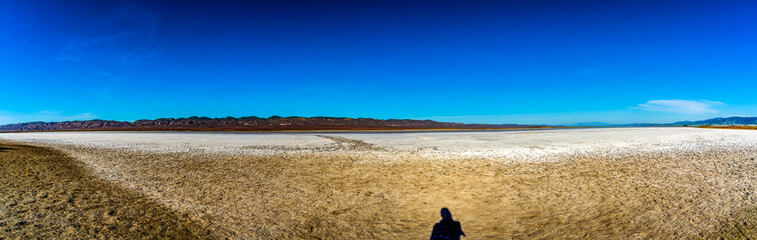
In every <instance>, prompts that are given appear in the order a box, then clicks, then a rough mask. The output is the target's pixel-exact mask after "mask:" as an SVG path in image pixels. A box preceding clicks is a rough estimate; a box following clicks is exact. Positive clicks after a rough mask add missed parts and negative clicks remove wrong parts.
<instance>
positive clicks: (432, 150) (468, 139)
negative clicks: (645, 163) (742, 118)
mask: <svg viewBox="0 0 757 240" xmlns="http://www.w3.org/2000/svg"><path fill="white" fill-rule="evenodd" d="M329 137H337V138H343V139H346V140H348V141H351V142H339V141H336V140H334V139H331V138H329ZM0 139H7V140H15V141H22V142H28V143H36V144H42V145H47V146H78V147H95V148H106V149H107V148H117V149H132V150H136V151H156V152H197V151H199V152H206V153H225V154H243V155H244V154H250V155H259V154H279V153H282V152H287V151H309V152H318V151H339V149H334V148H329V146H334V145H340V144H350V143H355V142H358V143H360V142H362V143H366V144H372V146H376V147H378V148H380V149H382V151H385V152H386V151H388V152H407V153H414V154H419V155H422V156H434V157H483V158H502V159H521V160H539V159H547V158H550V157H559V156H565V155H573V154H617V153H625V152H639V151H644V152H649V151H670V150H676V151H682V150H685V151H696V150H706V149H710V148H733V147H757V131H749V130H727V129H699V128H587V129H548V130H518V131H451V132H438V131H437V132H423V131H418V132H319V133H316V132H291V133H233V132H35V133H0ZM378 148H377V149H378ZM350 150H351V151H355V149H350ZM358 150H361V151H368V152H370V151H374V150H371V149H358ZM374 152H375V151H374Z"/></svg>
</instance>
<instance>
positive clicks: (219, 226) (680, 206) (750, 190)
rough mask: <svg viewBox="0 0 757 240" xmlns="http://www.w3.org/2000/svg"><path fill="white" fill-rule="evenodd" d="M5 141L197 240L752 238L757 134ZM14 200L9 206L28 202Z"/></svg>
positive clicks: (33, 137)
mask: <svg viewBox="0 0 757 240" xmlns="http://www.w3.org/2000/svg"><path fill="white" fill-rule="evenodd" d="M0 139H6V140H11V141H14V142H23V143H25V144H32V145H37V146H47V147H51V148H53V149H58V150H60V151H62V152H64V153H66V154H68V155H70V156H72V157H73V158H72V159H74V160H75V161H74V162H75V163H78V164H80V165H77V166H80V168H81V170H82V171H83V172H84V173H86V174H90V175H88V176H96V177H92V178H96V179H95V180H93V181H101V180H100V179H102V183H103V184H113V185H117V186H119V188H114V189H121V190H118V191H125V192H129V193H134V194H135V195H139V196H142V198H133V199H131V200H129V201H133V202H138V203H139V202H147V203H150V202H155V203H158V204H157V205H155V206H153V205H151V206H153V207H157V208H161V209H162V208H165V209H169V210H165V209H164V210H159V211H167V212H171V213H172V215H161V216H167V217H165V219H154V220H151V221H156V222H160V224H162V225H161V226H177V224H175V223H176V222H179V223H181V224H183V225H180V226H184V227H185V228H188V229H190V230H188V231H184V232H185V233H192V234H187V235H183V236H188V237H196V238H232V239H274V238H275V239H355V238H358V239H360V238H380V239H422V238H428V236H429V235H430V232H431V228H432V226H433V224H434V223H435V222H436V221H438V220H439V219H440V216H439V209H440V208H442V207H448V208H449V209H450V210H451V211H452V214H453V217H454V218H455V219H456V220H458V221H460V222H461V223H462V227H463V230H464V231H465V232H466V235H467V237H466V239H553V238H570V239H598V238H599V239H619V238H620V239H649V238H658V239H670V238H684V239H687V238H701V239H713V238H720V237H722V238H725V239H747V238H752V239H753V238H755V237H757V225H756V224H757V217H756V216H757V197H755V194H757V186H755V183H756V182H755V180H757V174H755V173H757V160H755V158H757V132H755V131H740V130H715V129H694V128H623V129H571V130H536V131H501V132H441V133H436V132H431V133H429V132H420V133H297V134H249V133H246V134H245V133H239V134H234V133H128V132H118V133H107V132H87V133H23V134H0ZM3 159H4V158H3ZM8 176H10V177H6V179H14V178H19V176H17V175H8ZM4 181H6V180H4ZM62 188H63V189H65V188H66V187H62ZM7 192H8V193H6V191H3V193H2V195H3V196H2V197H3V198H2V199H10V198H14V199H15V198H18V196H17V195H19V194H21V195H23V194H22V193H16V192H13V191H7ZM48 195H49V194H48ZM85 195H87V196H88V195H89V194H85ZM105 195H106V196H107V195H109V194H105ZM116 195H117V194H116ZM129 201H123V204H129V203H128V202H129ZM29 204H31V205H34V203H29ZM109 204H110V203H108V204H103V205H105V206H108V205H109ZM27 205H28V204H27ZM14 207H15V206H11V207H8V206H7V205H6V206H5V207H4V208H0V210H2V211H3V212H2V213H3V214H5V215H2V216H8V217H4V219H3V222H2V223H5V225H2V223H0V228H2V229H3V231H4V232H3V234H6V235H5V236H7V237H8V238H12V237H16V236H18V235H19V234H21V233H22V232H23V231H20V230H18V229H24V228H28V227H24V226H18V225H17V222H18V221H20V220H19V219H21V218H20V217H19V214H15V215H14V214H8V213H9V212H13V211H16V210H14V209H16V208H14ZM35 211H36V210H35ZM53 212H55V211H53ZM127 215H128V214H127ZM24 217H26V218H31V220H23V221H29V222H31V221H34V219H35V217H34V216H33V215H29V216H27V215H24ZM113 224H114V225H116V226H121V225H126V224H128V220H124V221H121V222H116V223H113ZM160 224H159V225H160ZM11 225H13V227H8V226H11ZM63 225H65V224H63ZM64 227H65V226H64ZM197 227H199V228H200V229H201V231H197V230H193V229H195V228H197ZM8 229H11V230H8ZM13 229H16V230H13ZM148 232H149V231H148ZM200 233H202V234H207V235H202V234H200ZM110 234H116V236H118V234H120V232H118V233H116V232H110Z"/></svg>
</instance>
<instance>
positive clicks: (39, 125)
mask: <svg viewBox="0 0 757 240" xmlns="http://www.w3.org/2000/svg"><path fill="white" fill-rule="evenodd" d="M732 125H757V117H728V118H712V119H707V120H701V121H681V122H674V123H665V124H654V123H634V124H608V123H603V122H584V123H576V124H570V125H565V126H573V127H653V126H732ZM534 127H548V126H543V125H520V124H464V123H449V122H437V121H431V120H410V119H387V120H384V119H373V118H345V117H279V116H271V117H269V118H260V117H240V118H234V117H226V118H208V117H188V118H159V119H155V120H137V121H133V122H127V121H112V120H99V119H95V120H87V121H67V122H28V123H17V124H8V125H0V132H23V131H71V130H92V131H285V130H412V129H418V130H422V129H505V128H534Z"/></svg>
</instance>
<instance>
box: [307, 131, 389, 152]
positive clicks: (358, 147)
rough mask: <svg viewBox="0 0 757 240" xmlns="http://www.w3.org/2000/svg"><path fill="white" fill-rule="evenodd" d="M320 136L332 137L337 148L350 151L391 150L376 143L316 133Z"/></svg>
mask: <svg viewBox="0 0 757 240" xmlns="http://www.w3.org/2000/svg"><path fill="white" fill-rule="evenodd" d="M316 136H318V137H322V138H326V139H330V140H332V141H334V142H335V143H336V144H337V149H343V150H350V151H382V152H387V151H389V149H388V148H385V147H378V146H376V144H373V143H367V142H364V141H360V140H356V139H349V138H344V137H337V136H327V135H316Z"/></svg>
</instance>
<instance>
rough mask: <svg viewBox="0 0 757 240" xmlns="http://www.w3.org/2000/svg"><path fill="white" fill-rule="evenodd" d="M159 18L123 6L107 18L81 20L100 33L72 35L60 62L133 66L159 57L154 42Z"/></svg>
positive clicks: (149, 13)
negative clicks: (89, 62)
mask: <svg viewBox="0 0 757 240" xmlns="http://www.w3.org/2000/svg"><path fill="white" fill-rule="evenodd" d="M159 22H160V21H159V18H158V16H157V15H155V14H153V13H151V12H150V11H147V10H144V9H140V8H137V7H135V6H133V5H129V4H127V5H124V6H122V7H120V8H119V9H118V11H116V12H114V13H113V14H112V17H110V18H107V19H93V20H92V21H80V23H81V24H83V25H86V26H81V27H82V28H89V29H99V30H100V31H97V32H99V33H100V34H89V35H78V36H71V37H69V38H68V40H67V41H66V42H65V43H64V44H63V46H62V47H61V48H60V50H59V51H58V55H57V56H56V58H55V59H56V60H58V61H89V60H97V61H103V60H104V61H109V62H113V63H118V64H126V65H134V64H144V63H149V62H150V61H151V60H152V59H153V58H155V57H157V56H158V50H157V47H156V46H155V40H156V36H157V31H158V23H159Z"/></svg>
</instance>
